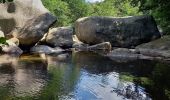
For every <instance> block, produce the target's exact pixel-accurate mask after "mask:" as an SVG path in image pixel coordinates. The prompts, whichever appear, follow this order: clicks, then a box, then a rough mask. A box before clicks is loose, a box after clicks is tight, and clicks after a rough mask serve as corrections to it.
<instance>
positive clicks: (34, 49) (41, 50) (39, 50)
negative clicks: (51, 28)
mask: <svg viewBox="0 0 170 100" xmlns="http://www.w3.org/2000/svg"><path fill="white" fill-rule="evenodd" d="M30 51H31V52H33V53H45V54H61V53H63V52H64V50H63V49H61V48H60V47H56V48H51V47H49V46H46V45H36V46H34V47H32V48H31V50H30Z"/></svg>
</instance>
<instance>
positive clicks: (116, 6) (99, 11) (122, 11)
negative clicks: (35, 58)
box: [91, 0, 141, 17]
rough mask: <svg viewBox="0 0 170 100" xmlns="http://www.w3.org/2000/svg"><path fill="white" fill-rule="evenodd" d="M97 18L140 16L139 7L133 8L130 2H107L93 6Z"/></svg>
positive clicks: (116, 0) (124, 0) (113, 0)
mask: <svg viewBox="0 0 170 100" xmlns="http://www.w3.org/2000/svg"><path fill="white" fill-rule="evenodd" d="M91 6H92V12H91V14H92V15H95V16H115V17H120V16H133V15H139V14H141V13H139V12H138V11H139V9H138V7H133V6H132V5H131V3H130V1H129V0H105V1H103V2H97V3H95V4H91Z"/></svg>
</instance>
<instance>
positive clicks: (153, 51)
mask: <svg viewBox="0 0 170 100" xmlns="http://www.w3.org/2000/svg"><path fill="white" fill-rule="evenodd" d="M136 50H137V51H139V52H140V53H141V54H143V55H148V56H153V57H163V58H168V59H169V58H170V36H169V35H168V36H163V37H162V38H160V39H158V40H155V41H152V42H149V43H145V44H141V45H139V46H137V47H136Z"/></svg>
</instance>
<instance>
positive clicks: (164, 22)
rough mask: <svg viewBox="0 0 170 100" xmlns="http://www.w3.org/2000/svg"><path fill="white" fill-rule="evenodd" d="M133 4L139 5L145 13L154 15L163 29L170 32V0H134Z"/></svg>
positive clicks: (167, 32)
mask: <svg viewBox="0 0 170 100" xmlns="http://www.w3.org/2000/svg"><path fill="white" fill-rule="evenodd" d="M131 4H132V5H134V6H139V10H140V11H142V12H144V13H145V14H151V15H153V16H154V17H155V19H156V21H157V23H158V24H159V25H160V26H161V28H162V29H163V31H164V32H165V33H166V34H170V10H169V7H170V2H169V0H132V1H131Z"/></svg>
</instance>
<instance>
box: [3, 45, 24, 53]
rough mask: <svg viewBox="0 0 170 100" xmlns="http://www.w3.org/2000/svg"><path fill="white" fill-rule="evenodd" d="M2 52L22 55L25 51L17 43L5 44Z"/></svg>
mask: <svg viewBox="0 0 170 100" xmlns="http://www.w3.org/2000/svg"><path fill="white" fill-rule="evenodd" d="M1 47H2V52H3V53H5V54H15V55H21V54H22V53H23V51H22V50H21V49H20V48H19V47H18V46H16V45H3V46H1Z"/></svg>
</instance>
